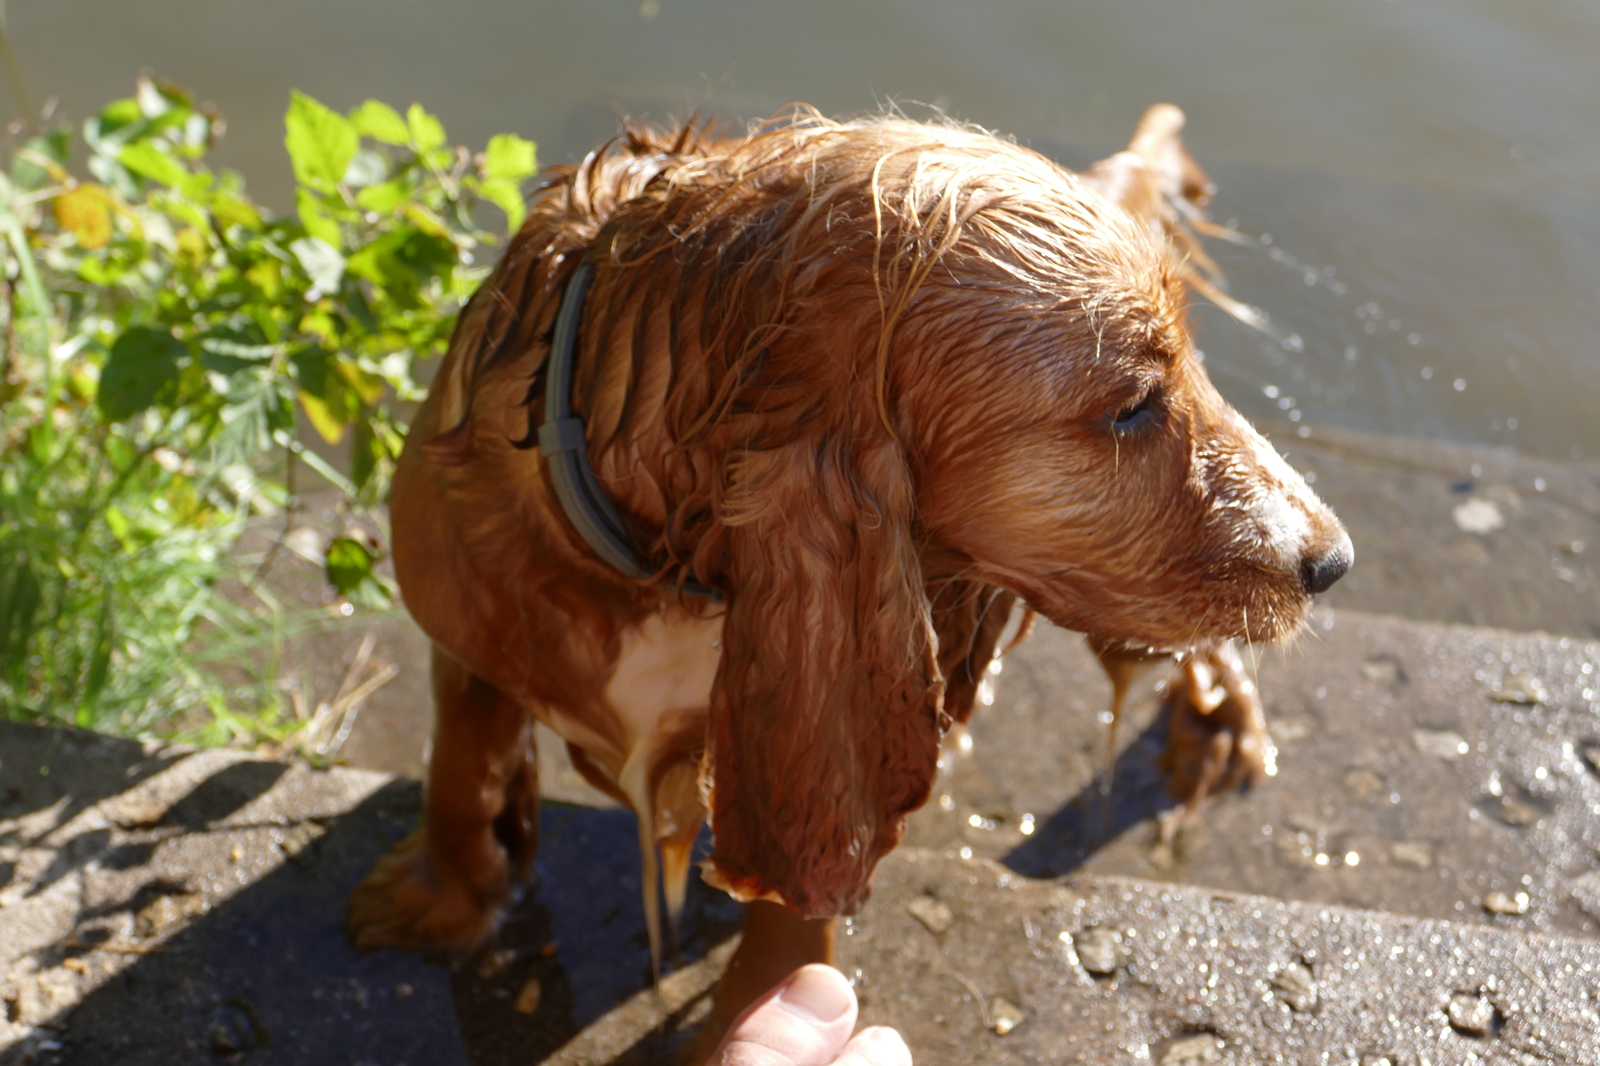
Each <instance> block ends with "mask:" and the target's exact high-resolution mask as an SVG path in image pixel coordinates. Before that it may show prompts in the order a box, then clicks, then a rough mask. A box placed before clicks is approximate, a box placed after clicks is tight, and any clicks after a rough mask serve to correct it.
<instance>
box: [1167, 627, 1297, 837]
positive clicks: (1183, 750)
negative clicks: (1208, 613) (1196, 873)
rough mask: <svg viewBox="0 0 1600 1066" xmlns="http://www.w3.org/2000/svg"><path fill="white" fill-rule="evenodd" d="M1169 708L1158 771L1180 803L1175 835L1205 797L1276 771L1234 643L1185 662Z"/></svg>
mask: <svg viewBox="0 0 1600 1066" xmlns="http://www.w3.org/2000/svg"><path fill="white" fill-rule="evenodd" d="M1167 707H1168V710H1169V719H1168V727H1167V750H1166V752H1165V753H1163V754H1162V756H1161V769H1162V771H1163V772H1165V773H1167V774H1168V775H1170V776H1171V789H1172V794H1173V795H1174V796H1176V797H1177V798H1178V799H1180V800H1181V801H1182V803H1183V809H1182V812H1181V814H1180V815H1179V819H1178V820H1177V823H1178V824H1175V826H1174V831H1175V830H1176V828H1178V827H1179V825H1181V822H1182V821H1186V820H1188V819H1191V818H1193V817H1194V816H1195V815H1196V814H1197V813H1198V812H1199V810H1200V808H1201V806H1202V804H1203V803H1204V802H1205V800H1206V799H1207V798H1208V797H1210V796H1214V795H1217V794H1219V793H1222V792H1227V791H1230V790H1232V789H1235V788H1239V787H1240V786H1243V785H1257V784H1260V783H1261V782H1262V781H1263V780H1264V779H1266V778H1268V777H1271V776H1272V775H1274V774H1276V773H1277V772H1278V768H1277V755H1278V751H1277V748H1276V747H1275V746H1274V745H1273V743H1272V738H1271V737H1270V736H1268V735H1267V722H1266V718H1265V716H1264V715H1263V714H1262V711H1261V700H1260V697H1259V695H1258V694H1257V692H1256V686H1255V683H1254V682H1252V681H1251V680H1250V678H1249V676H1248V675H1247V674H1246V673H1245V669H1244V662H1243V660H1241V659H1240V657H1239V651H1238V649H1237V648H1236V647H1235V646H1234V644H1233V642H1232V641H1225V642H1223V643H1221V644H1218V645H1216V646H1215V647H1212V648H1209V649H1206V650H1204V651H1197V652H1194V653H1193V654H1191V655H1190V656H1189V657H1188V658H1187V659H1185V660H1184V663H1183V667H1182V672H1181V674H1180V675H1179V677H1178V678H1177V679H1175V680H1174V682H1173V683H1172V686H1171V689H1170V695H1169V696H1168V700H1167Z"/></svg>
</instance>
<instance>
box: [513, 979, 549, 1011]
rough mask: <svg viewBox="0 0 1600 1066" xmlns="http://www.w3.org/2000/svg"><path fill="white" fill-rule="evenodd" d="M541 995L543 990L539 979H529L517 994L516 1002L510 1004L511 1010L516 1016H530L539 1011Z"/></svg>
mask: <svg viewBox="0 0 1600 1066" xmlns="http://www.w3.org/2000/svg"><path fill="white" fill-rule="evenodd" d="M543 995H544V989H543V987H542V986H541V985H540V984H539V979H538V978H537V977H530V978H528V983H527V984H525V985H523V986H522V991H520V992H518V993H517V1000H516V1002H515V1003H513V1004H511V1009H512V1010H514V1011H516V1012H517V1013H518V1014H532V1013H534V1012H535V1011H537V1010H538V1009H539V999H540V997H542V996H543Z"/></svg>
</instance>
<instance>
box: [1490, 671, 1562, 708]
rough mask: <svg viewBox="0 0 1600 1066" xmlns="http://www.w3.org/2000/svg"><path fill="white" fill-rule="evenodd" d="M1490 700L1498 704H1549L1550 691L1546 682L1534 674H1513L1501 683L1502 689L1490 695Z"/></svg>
mask: <svg viewBox="0 0 1600 1066" xmlns="http://www.w3.org/2000/svg"><path fill="white" fill-rule="evenodd" d="M1489 698H1490V699H1492V700H1494V701H1495V702H1496V703H1520V704H1524V705H1527V706H1532V705H1533V704H1535V703H1549V702H1550V690H1549V689H1547V688H1545V687H1544V682H1543V681H1541V680H1539V679H1538V678H1537V677H1534V676H1533V675H1532V674H1524V673H1521V672H1512V673H1509V674H1507V675H1506V677H1505V680H1504V681H1501V682H1500V687H1499V688H1497V689H1495V690H1494V691H1493V692H1492V693H1490V695H1489Z"/></svg>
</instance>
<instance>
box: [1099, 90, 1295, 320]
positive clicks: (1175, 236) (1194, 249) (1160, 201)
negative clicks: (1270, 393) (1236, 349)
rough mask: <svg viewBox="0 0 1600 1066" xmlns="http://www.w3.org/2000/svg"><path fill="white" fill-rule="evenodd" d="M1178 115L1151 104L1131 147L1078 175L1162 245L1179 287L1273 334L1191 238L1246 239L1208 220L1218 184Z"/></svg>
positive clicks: (1167, 107)
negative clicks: (1187, 144)
mask: <svg viewBox="0 0 1600 1066" xmlns="http://www.w3.org/2000/svg"><path fill="white" fill-rule="evenodd" d="M1183 123H1184V116H1183V112H1182V111H1181V110H1179V109H1178V108H1177V107H1175V106H1173V105H1172V104H1155V105H1153V106H1151V108H1150V109H1149V110H1148V111H1146V112H1145V113H1144V117H1143V118H1142V119H1140V120H1139V126H1138V128H1137V129H1135V130H1134V131H1133V139H1132V140H1130V141H1129V142H1128V147H1127V148H1125V149H1123V150H1122V151H1120V152H1118V153H1117V154H1116V155H1113V156H1110V157H1108V158H1106V159H1102V160H1100V161H1099V162H1098V163H1096V164H1094V165H1093V166H1091V167H1090V168H1089V169H1088V170H1086V171H1084V172H1083V180H1084V181H1086V182H1088V183H1089V184H1090V185H1092V186H1093V187H1094V188H1096V189H1098V190H1099V191H1100V192H1101V193H1102V194H1104V195H1105V196H1106V197H1107V198H1108V199H1110V200H1112V201H1113V202H1115V203H1117V204H1120V205H1121V206H1122V207H1123V208H1124V209H1125V210H1127V211H1128V212H1130V213H1131V214H1132V215H1133V216H1134V217H1135V218H1137V219H1139V220H1140V221H1141V222H1143V223H1144V224H1145V225H1146V226H1147V227H1148V228H1149V230H1150V233H1151V235H1152V236H1153V237H1155V238H1156V239H1158V240H1161V241H1163V242H1164V243H1165V244H1166V247H1167V250H1168V253H1169V254H1170V255H1171V257H1172V261H1173V264H1174V266H1175V267H1176V268H1177V271H1178V275H1179V277H1181V278H1182V279H1183V282H1184V284H1186V285H1188V286H1189V287H1190V288H1192V289H1193V290H1194V291H1196V292H1198V293H1200V295H1202V296H1204V297H1205V298H1206V299H1208V300H1210V301H1211V302H1212V303H1214V304H1216V305H1217V306H1218V307H1220V308H1222V309H1223V310H1224V311H1226V312H1228V314H1230V315H1232V316H1233V317H1234V318H1237V319H1238V320H1239V321H1240V322H1243V323H1244V324H1245V325H1247V326H1253V327H1254V328H1256V329H1259V330H1261V331H1262V332H1264V333H1268V334H1271V333H1272V329H1271V328H1270V326H1269V325H1268V323H1267V318H1266V315H1264V314H1262V313H1261V311H1259V310H1258V309H1256V308H1254V307H1251V306H1249V305H1248V304H1245V303H1242V302H1240V301H1239V300H1236V299H1234V298H1233V297H1232V296H1230V295H1228V285H1227V281H1226V280H1225V279H1224V278H1223V276H1222V269H1221V268H1220V267H1218V266H1217V261H1216V260H1215V259H1212V258H1211V256H1210V255H1209V254H1208V253H1207V252H1206V250H1205V248H1204V247H1202V246H1201V244H1200V240H1199V238H1198V237H1197V236H1196V234H1197V233H1198V234H1203V235H1204V236H1207V237H1216V238H1219V239H1221V240H1225V241H1232V242H1234V243H1236V244H1242V243H1244V241H1245V240H1246V238H1245V237H1244V235H1243V234H1240V233H1238V232H1236V231H1234V230H1231V229H1229V228H1228V227H1226V226H1219V225H1217V224H1216V223H1215V222H1212V221H1211V220H1210V219H1209V218H1207V217H1206V215H1205V205H1206V204H1207V203H1208V202H1209V201H1210V200H1211V197H1212V194H1214V193H1215V192H1216V186H1215V185H1213V184H1212V183H1211V179H1210V178H1209V177H1207V176H1206V172H1205V171H1204V170H1201V169H1200V164H1198V163H1196V162H1195V161H1194V157H1193V156H1191V155H1190V154H1189V152H1188V150H1187V149H1186V148H1184V146H1183V139H1182V138H1181V137H1180V136H1179V134H1180V133H1181V132H1182V130H1183Z"/></svg>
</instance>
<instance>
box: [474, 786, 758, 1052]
mask: <svg viewBox="0 0 1600 1066" xmlns="http://www.w3.org/2000/svg"><path fill="white" fill-rule="evenodd" d="M709 851H710V833H709V832H702V834H701V839H700V841H699V842H698V845H697V848H696V855H695V858H696V861H698V860H700V859H703V858H704V857H705V855H706V854H707V853H708V852H709ZM534 867H535V873H536V876H535V878H534V879H533V881H532V882H531V883H530V884H529V885H528V886H527V887H526V888H525V890H524V891H523V892H522V894H521V896H520V897H519V898H518V900H517V901H516V902H515V903H514V904H513V905H512V906H511V907H510V908H509V910H508V912H507V915H506V917H505V920H504V921H503V923H502V924H501V926H500V929H499V932H498V935H497V936H496V938H495V943H494V944H493V945H491V946H490V947H489V948H487V949H486V950H485V951H484V952H482V953H481V954H480V955H479V956H478V957H477V958H476V959H474V960H471V961H469V962H468V963H466V964H464V965H460V966H458V967H457V968H456V969H455V971H454V974H453V977H452V980H451V985H452V991H453V993H454V998H455V1004H456V1014H457V1019H458V1020H459V1023H460V1025H461V1031H462V1036H463V1037H464V1038H465V1040H466V1044H467V1047H468V1049H469V1050H470V1053H471V1056H472V1061H473V1063H474V1064H475V1066H500V1064H507V1066H509V1064H512V1063H522V1062H539V1061H542V1060H543V1059H544V1058H546V1057H547V1056H549V1055H551V1054H553V1053H555V1052H557V1051H559V1050H560V1049H561V1048H562V1047H564V1046H565V1045H566V1044H567V1043H568V1042H569V1041H571V1040H572V1039H574V1038H576V1037H578V1036H579V1034H585V1035H586V1037H587V1038H588V1039H590V1040H593V1039H594V1038H595V1037H596V1035H597V1034H596V1033H595V1032H592V1031H590V1030H592V1029H594V1028H596V1027H598V1028H600V1029H605V1028H607V1027H609V1028H612V1029H615V1030H616V1032H611V1033H603V1034H600V1040H601V1042H602V1043H604V1044H605V1045H606V1046H608V1047H610V1048H611V1049H612V1051H611V1052H610V1053H608V1056H607V1059H606V1061H608V1062H612V1063H655V1062H670V1061H672V1060H673V1058H674V1056H675V1055H676V1054H677V1052H678V1051H679V1049H680V1048H681V1046H682V1045H683V1044H684V1043H685V1042H686V1041H687V1040H688V1039H689V1038H690V1037H691V1036H692V1033H691V1032H690V1023H691V1022H692V1020H694V1019H695V1018H697V1016H698V1014H699V1012H700V1011H703V1010H704V1009H705V1008H706V1007H708V1006H709V1000H708V999H707V998H706V997H707V996H708V995H709V988H708V989H707V990H706V991H705V992H703V993H702V994H701V995H700V996H698V997H695V998H694V999H692V1000H691V1002H690V1003H689V1004H688V1005H687V1006H686V1007H684V1008H683V1009H682V1010H680V1012H679V1015H678V1016H670V1017H666V1018H663V1019H660V1020H659V1024H656V1025H654V1026H652V1027H648V1028H647V1031H644V1032H637V1033H630V1032H626V1031H625V1030H628V1029H629V1028H630V1027H631V1028H632V1029H638V1028H639V1026H638V1024H637V1021H636V1020H629V1021H624V1020H622V1019H621V1018H618V1017H608V1015H612V1014H613V1013H614V1012H616V1010H617V1008H618V1007H619V1005H622V1004H625V1003H628V1002H629V1001H630V1000H636V999H637V998H638V997H639V996H641V994H642V995H644V996H653V992H652V989H653V988H654V978H653V976H652V972H651V964H650V944H649V936H648V934H647V932H646V929H645V920H644V906H643V903H642V897H641V892H640V862H639V836H638V827H637V822H636V820H635V818H634V816H633V814H632V813H631V812H629V811H623V810H601V809H596V808H592V807H583V806H577V805H572V804H565V803H552V802H548V801H547V802H546V803H545V804H544V805H543V807H542V809H541V812H540V819H539V851H538V858H537V860H536V861H535V864H534ZM743 913H744V908H743V907H742V906H741V905H739V904H738V903H736V902H734V901H733V900H732V899H730V898H729V897H728V896H726V895H724V894H723V893H721V892H718V891H715V890H713V889H710V888H707V887H706V886H705V885H704V884H703V883H702V882H701V881H700V879H699V877H698V876H691V877H690V879H689V894H688V899H687V902H686V905H685V907H684V914H683V920H682V925H681V927H680V929H679V936H678V938H677V942H676V944H673V943H671V942H670V939H671V938H670V936H669V937H668V940H669V943H668V945H667V947H666V954H667V958H666V959H664V960H663V962H664V963H665V965H664V972H665V973H671V972H673V971H676V970H680V969H682V968H684V967H686V966H689V965H692V964H693V963H694V962H695V961H697V960H699V959H702V958H704V957H705V955H706V954H707V953H708V952H710V951H711V950H712V949H713V948H715V947H716V946H717V945H718V944H720V943H722V942H723V941H725V940H727V939H728V938H729V937H732V936H734V935H735V934H737V933H738V932H739V930H740V928H741V927H742V924H743ZM499 945H504V948H500V949H499V950H497V947H498V946H499ZM652 1006H654V1003H652ZM619 1041H620V1042H621V1044H622V1045H623V1046H625V1047H626V1050H625V1051H622V1053H621V1054H620V1055H615V1057H611V1056H612V1055H614V1054H615V1051H616V1048H617V1046H618V1042H619Z"/></svg>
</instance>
